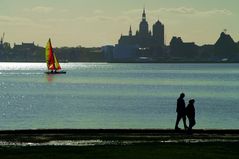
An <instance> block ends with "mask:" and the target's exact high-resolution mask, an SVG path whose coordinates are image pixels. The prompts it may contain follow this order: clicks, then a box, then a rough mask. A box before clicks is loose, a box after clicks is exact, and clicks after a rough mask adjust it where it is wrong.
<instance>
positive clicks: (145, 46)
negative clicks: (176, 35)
mask: <svg viewBox="0 0 239 159" xmlns="http://www.w3.org/2000/svg"><path fill="white" fill-rule="evenodd" d="M164 47H165V40H164V25H163V24H162V23H161V22H160V21H159V20H158V21H157V22H156V23H155V24H154V25H153V27H152V31H151V30H150V29H149V24H148V22H147V16H146V11H145V9H143V13H142V20H141V22H140V24H139V29H138V30H137V31H136V32H135V34H133V30H132V27H131V26H130V27H129V33H128V35H121V37H120V39H119V41H118V44H116V45H115V48H114V51H113V56H112V58H113V60H116V61H117V60H118V61H135V60H140V59H146V60H149V59H155V58H157V57H160V56H162V55H163V53H164V51H163V48H164Z"/></svg>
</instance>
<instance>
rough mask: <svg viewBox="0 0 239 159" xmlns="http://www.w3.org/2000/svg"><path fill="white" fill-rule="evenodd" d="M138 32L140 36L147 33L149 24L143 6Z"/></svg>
mask: <svg viewBox="0 0 239 159" xmlns="http://www.w3.org/2000/svg"><path fill="white" fill-rule="evenodd" d="M139 34H140V35H141V36H147V35H148V34H149V24H148V22H147V20H146V13H145V8H144V10H143V14H142V21H141V22H140V25H139Z"/></svg>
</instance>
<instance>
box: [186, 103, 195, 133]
mask: <svg viewBox="0 0 239 159" xmlns="http://www.w3.org/2000/svg"><path fill="white" fill-rule="evenodd" d="M194 103H195V100H194V99H190V100H189V103H188V105H187V107H186V115H187V117H188V120H189V128H188V134H192V128H193V126H194V125H195V124H196V121H195V107H194Z"/></svg>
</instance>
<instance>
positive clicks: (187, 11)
mask: <svg viewBox="0 0 239 159" xmlns="http://www.w3.org/2000/svg"><path fill="white" fill-rule="evenodd" d="M147 12H148V13H149V14H169V13H172V14H177V15H191V16H202V15H204V16H210V15H219V14H220V15H225V16H230V15H232V14H233V13H232V12H231V11H230V10H228V9H211V10H198V9H195V8H189V7H178V8H160V9H157V10H148V11H147ZM140 13H142V9H134V10H129V11H125V12H124V14H127V15H130V14H140Z"/></svg>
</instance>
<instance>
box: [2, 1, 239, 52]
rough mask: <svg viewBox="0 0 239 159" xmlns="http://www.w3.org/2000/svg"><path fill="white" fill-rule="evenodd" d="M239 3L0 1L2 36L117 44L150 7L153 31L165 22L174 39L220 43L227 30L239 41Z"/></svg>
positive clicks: (168, 34)
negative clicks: (158, 22) (175, 37)
mask: <svg viewBox="0 0 239 159" xmlns="http://www.w3.org/2000/svg"><path fill="white" fill-rule="evenodd" d="M238 6H239V1H238V0H227V1H226V0H0V35H1V36H2V33H3V32H5V41H8V42H10V43H11V45H12V46H13V44H14V43H16V44H20V43H22V42H33V41H34V43H35V44H38V45H40V46H45V43H46V42H47V40H48V38H51V39H52V43H53V45H54V47H63V46H69V47H77V46H83V47H98V46H103V45H114V44H116V43H117V42H118V39H119V37H120V35H121V34H123V35H127V34H128V30H129V27H130V25H131V26H132V30H133V33H135V32H136V30H138V28H139V23H140V21H141V16H142V11H143V8H144V7H145V9H146V14H147V21H148V23H149V28H150V30H151V29H152V25H153V24H154V23H155V22H156V21H157V20H160V21H161V22H162V23H163V24H164V25H165V38H166V44H169V42H170V40H171V39H172V36H178V37H182V39H183V41H185V42H195V43H196V44H198V45H203V44H214V43H215V42H216V40H217V39H218V38H219V35H220V33H221V32H222V31H223V30H225V29H226V30H227V33H228V34H230V35H231V36H232V37H233V39H234V40H235V41H239V9H238Z"/></svg>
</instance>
